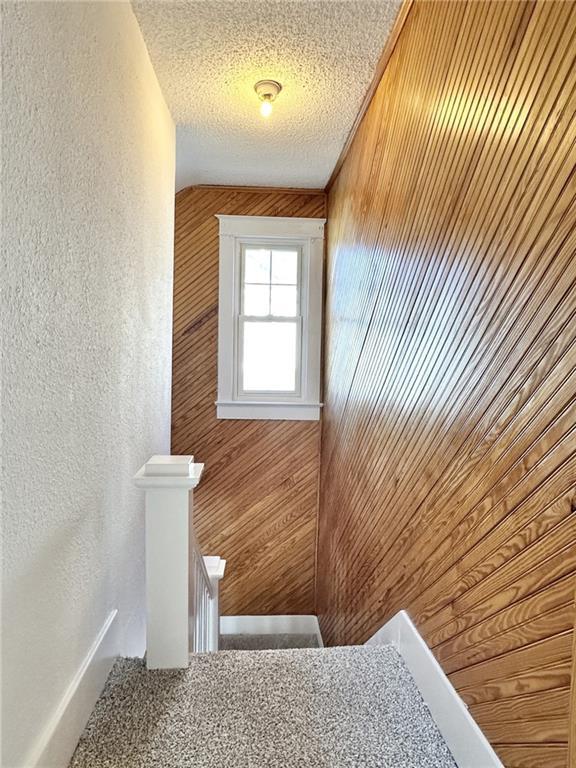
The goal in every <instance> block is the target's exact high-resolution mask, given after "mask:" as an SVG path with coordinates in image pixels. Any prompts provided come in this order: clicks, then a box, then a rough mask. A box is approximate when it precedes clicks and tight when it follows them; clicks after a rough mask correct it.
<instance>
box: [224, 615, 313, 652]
mask: <svg viewBox="0 0 576 768" xmlns="http://www.w3.org/2000/svg"><path fill="white" fill-rule="evenodd" d="M220 633H221V634H222V635H292V634H294V635H316V637H317V638H318V645H319V646H320V647H321V648H322V647H323V646H324V642H323V641H322V634H321V632H320V625H319V624H318V617H317V616H312V615H300V614H293V615H284V616H273V615H267V616H222V617H221V618H220Z"/></svg>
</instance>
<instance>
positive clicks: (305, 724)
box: [71, 646, 455, 768]
mask: <svg viewBox="0 0 576 768" xmlns="http://www.w3.org/2000/svg"><path fill="white" fill-rule="evenodd" d="M232 767H234V768H287V767H290V768H305V767H307V768H308V767H310V768H311V767H314V768H420V767H421V768H455V764H454V761H453V759H452V757H451V755H450V753H449V751H448V748H447V747H446V744H445V743H444V741H443V739H442V737H441V736H440V733H439V732H438V729H437V728H436V726H435V724H434V722H433V721H432V718H431V717H430V714H429V712H428V709H427V707H426V705H425V704H424V702H423V700H422V698H421V697H420V694H419V692H418V689H417V688H416V685H415V683H414V681H413V680H412V678H411V676H410V673H409V672H408V670H407V668H406V667H405V665H404V663H403V661H402V659H401V658H400V656H399V655H398V653H397V652H396V651H395V649H394V648H392V647H391V646H385V647H380V648H367V647H361V646H359V647H349V648H325V649H320V648H319V649H298V650H276V651H223V652H220V653H214V654H202V655H197V656H195V657H193V659H192V661H191V663H190V667H189V668H188V669H186V670H177V671H176V670H175V671H148V670H146V668H145V666H144V664H143V662H142V661H141V660H139V659H122V660H120V661H118V662H117V663H116V664H115V666H114V669H113V670H112V673H111V675H110V678H109V680H108V683H107V685H106V688H105V690H104V693H103V694H102V696H101V698H100V700H99V701H98V703H97V705H96V708H95V711H94V713H93V714H92V717H91V718H90V721H89V723H88V726H87V728H86V730H85V733H84V735H83V737H82V739H81V741H80V744H79V745H78V748H77V750H76V753H75V755H74V757H73V759H72V762H71V768H232Z"/></svg>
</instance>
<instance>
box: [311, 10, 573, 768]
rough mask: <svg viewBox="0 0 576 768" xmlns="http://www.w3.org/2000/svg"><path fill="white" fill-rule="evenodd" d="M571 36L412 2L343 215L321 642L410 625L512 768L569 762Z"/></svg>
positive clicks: (334, 212)
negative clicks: (403, 615)
mask: <svg viewBox="0 0 576 768" xmlns="http://www.w3.org/2000/svg"><path fill="white" fill-rule="evenodd" d="M575 39H576V5H575V4H574V3H570V2H560V3H553V2H530V3H528V2H526V3H506V2H492V3H489V2H436V3H429V2H420V1H419V0H416V2H414V4H413V5H412V8H411V10H410V12H409V14H408V17H407V20H406V22H405V24H404V27H403V29H402V32H401V34H400V35H399V38H398V41H397V43H396V47H395V49H394V51H393V54H392V56H391V57H390V60H389V62H388V65H387V67H386V70H385V73H384V76H383V78H382V80H381V82H380V85H379V87H378V89H377V90H376V93H375V95H374V98H373V100H372V102H371V105H370V107H369V109H368V111H367V113H366V115H365V118H364V120H363V122H362V124H361V126H360V128H359V131H358V133H357V134H356V137H355V140H354V141H353V143H352V145H351V149H350V151H349V153H348V155H347V157H346V160H345V162H344V164H343V166H342V169H341V171H340V173H339V175H338V176H337V178H336V180H335V182H334V184H333V186H332V187H331V190H330V194H329V205H328V233H329V234H328V240H329V244H328V296H327V310H326V311H327V325H326V333H327V349H326V367H325V380H326V385H325V394H324V400H325V403H326V406H325V412H324V421H323V432H322V457H321V495H320V503H321V507H320V521H319V550H318V575H317V579H318V590H317V607H318V612H319V614H320V617H321V626H322V630H323V633H324V636H325V639H326V641H328V642H329V643H331V644H335V643H357V642H363V641H364V640H366V638H368V637H369V636H370V635H371V634H372V633H373V632H374V631H375V630H377V629H378V628H379V627H380V626H381V625H382V624H383V623H384V622H385V621H386V620H387V619H388V618H390V617H391V616H392V615H393V614H394V613H396V612H397V611H398V610H399V609H401V608H406V609H407V610H408V612H409V613H410V615H411V616H412V618H413V619H414V620H415V622H416V624H417V626H418V628H419V630H420V631H421V632H422V634H423V636H424V637H425V639H426V640H427V642H428V643H429V644H430V645H431V646H432V648H433V649H434V653H435V655H436V657H437V658H438V659H439V660H440V662H441V663H442V666H443V667H444V669H445V670H446V671H447V672H448V673H449V674H450V677H451V680H452V682H453V683H454V685H455V686H456V688H457V689H458V690H459V691H460V693H461V694H462V696H463V697H464V699H465V700H466V701H467V702H468V704H469V705H470V708H471V711H472V713H473V714H474V716H475V717H476V718H477V720H478V722H479V723H480V725H481V727H482V728H483V729H484V731H485V733H486V734H487V736H488V737H489V739H490V740H491V741H492V743H493V744H494V745H495V748H496V750H497V752H498V753H499V755H500V756H501V758H502V760H503V761H504V763H505V764H506V766H509V767H512V766H513V767H515V768H520V767H522V768H537V767H538V768H540V767H542V768H544V767H545V768H560V766H562V767H563V768H565V767H566V766H567V764H568V757H567V742H568V734H569V724H568V723H569V720H568V711H569V700H570V677H571V672H570V670H571V656H572V640H573V638H572V634H573V626H574V616H575V610H574V590H575V573H576V514H575V508H576V490H575V483H576V286H575V282H576V230H575V225H576V204H575V195H576V178H575V160H576V150H575V141H576V122H575V109H576V67H575V62H574V58H575V54H576V44H575V42H574V41H575ZM573 728H574V729H575V730H576V722H575V723H574V725H573Z"/></svg>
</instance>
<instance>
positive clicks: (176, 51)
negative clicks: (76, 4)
mask: <svg viewBox="0 0 576 768" xmlns="http://www.w3.org/2000/svg"><path fill="white" fill-rule="evenodd" d="M133 7H134V10H135V13H136V16H137V18H138V21H139V23H140V27H141V29H142V32H143V34H144V38H145V40H146V43H147V45H148V50H149V51H150V56H151V59H152V63H153V65H154V68H155V70H156V73H157V75H158V79H159V81H160V84H161V86H162V90H163V92H164V95H165V96H166V99H167V101H168V105H169V107H170V109H171V111H172V116H173V118H174V120H175V122H176V124H177V175H176V187H177V189H182V188H183V187H185V186H188V185H191V184H246V185H264V186H298V187H324V185H325V184H326V182H327V181H328V178H329V177H330V174H331V172H332V170H333V168H334V165H335V164H336V160H337V159H338V156H339V154H340V151H341V149H342V147H343V145H344V142H345V140H346V137H347V135H348V133H349V131H350V129H351V127H352V124H353V122H354V119H355V117H356V115H357V113H358V109H359V107H360V104H361V102H362V99H363V97H364V94H365V92H366V90H367V88H368V85H369V84H370V81H371V80H372V77H373V75H374V71H375V68H376V64H377V62H378V59H379V57H380V54H381V52H382V50H383V48H384V45H385V43H386V40H387V38H388V36H389V33H390V30H391V28H392V25H393V23H394V20H395V18H396V15H397V13H398V9H399V7H400V1H399V0H282V1H281V2H279V1H276V2H269V1H268V0H184V1H183V2H157V1H155V2H150V1H148V0H144V1H140V0H134V2H133ZM263 78H272V79H274V80H278V81H279V82H281V83H282V86H283V90H282V92H281V94H280V96H279V97H278V99H277V101H276V102H275V104H274V111H273V113H272V116H271V117H270V118H268V119H267V120H265V119H264V118H262V117H261V115H260V112H259V104H260V102H259V101H258V98H257V96H256V94H255V93H254V84H255V83H256V82H257V81H258V80H261V79H263Z"/></svg>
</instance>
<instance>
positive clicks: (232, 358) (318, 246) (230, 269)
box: [216, 214, 326, 421]
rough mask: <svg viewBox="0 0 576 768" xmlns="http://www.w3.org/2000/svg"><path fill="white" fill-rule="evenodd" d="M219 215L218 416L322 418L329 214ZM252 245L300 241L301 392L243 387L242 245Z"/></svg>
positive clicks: (287, 244) (285, 244) (293, 244)
mask: <svg viewBox="0 0 576 768" xmlns="http://www.w3.org/2000/svg"><path fill="white" fill-rule="evenodd" d="M216 218H217V219H218V220H219V223H220V277H219V310H218V399H217V401H216V409H217V410H216V414H217V417H218V418H219V419H288V420H304V421H317V420H318V419H319V418H320V409H321V407H322V403H321V402H320V354H321V337H322V266H323V257H324V224H325V222H326V220H325V219H308V218H296V217H294V218H293V217H277V216H229V215H222V214H219V215H217V216H216ZM250 245H268V246H274V245H276V246H280V247H293V248H294V247H297V248H298V249H299V252H300V263H299V299H300V306H299V314H300V317H301V321H300V322H301V335H300V355H299V360H300V370H299V371H298V372H297V380H298V378H299V382H300V389H299V391H298V392H297V393H281V392H255V393H251V392H242V391H240V388H239V380H240V375H239V364H240V363H239V361H240V343H241V337H240V336H241V330H240V326H241V320H240V312H241V290H242V249H243V247H244V246H250ZM258 319H261V318H258ZM292 320H293V318H292Z"/></svg>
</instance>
